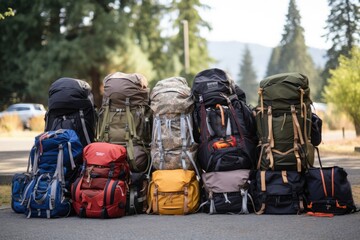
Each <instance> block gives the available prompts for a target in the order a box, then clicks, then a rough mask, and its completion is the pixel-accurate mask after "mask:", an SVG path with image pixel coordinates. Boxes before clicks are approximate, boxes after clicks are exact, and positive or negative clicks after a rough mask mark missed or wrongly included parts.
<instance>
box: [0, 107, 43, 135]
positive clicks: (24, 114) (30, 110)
mask: <svg viewBox="0 0 360 240" xmlns="http://www.w3.org/2000/svg"><path fill="white" fill-rule="evenodd" d="M45 113H46V110H45V107H44V105H42V104H38V103H16V104H13V105H10V106H9V107H8V108H7V109H6V110H5V111H3V112H0V118H1V117H2V116H4V115H6V114H17V115H18V116H19V117H20V119H21V121H22V123H23V126H24V129H29V128H30V122H29V120H30V119H31V118H33V117H37V116H44V117H45Z"/></svg>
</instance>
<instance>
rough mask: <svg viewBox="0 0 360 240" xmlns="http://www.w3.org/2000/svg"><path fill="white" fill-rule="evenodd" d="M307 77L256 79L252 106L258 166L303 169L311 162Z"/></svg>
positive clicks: (294, 74)
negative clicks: (256, 92) (256, 94)
mask: <svg viewBox="0 0 360 240" xmlns="http://www.w3.org/2000/svg"><path fill="white" fill-rule="evenodd" d="M311 103H312V102H311V99H310V89H309V81H308V78H307V77H306V76H305V75H303V74H300V73H283V74H277V75H273V76H270V77H267V78H266V79H264V80H262V81H261V82H260V88H259V102H258V106H257V108H256V122H257V131H258V136H259V140H260V144H259V146H260V148H261V149H260V156H259V160H258V169H261V170H267V169H272V170H288V171H298V172H301V171H303V170H304V169H305V168H306V167H307V166H308V165H312V164H313V162H314V147H313V145H312V143H311V128H312V121H311V118H312V112H311V108H310V104H311Z"/></svg>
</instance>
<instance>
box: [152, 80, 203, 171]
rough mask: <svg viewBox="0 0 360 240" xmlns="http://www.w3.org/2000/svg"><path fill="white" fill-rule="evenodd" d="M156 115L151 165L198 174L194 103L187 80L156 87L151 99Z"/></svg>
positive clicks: (154, 115) (168, 82) (168, 81)
mask: <svg viewBox="0 0 360 240" xmlns="http://www.w3.org/2000/svg"><path fill="white" fill-rule="evenodd" d="M150 100H151V104H150V107H151V109H152V111H153V119H154V123H153V131H152V143H151V161H152V166H153V167H154V168H155V169H180V168H182V169H185V170H187V169H189V170H194V169H196V170H197V166H196V163H195V160H196V151H197V144H196V143H195V141H194V137H193V122H192V112H193V107H194V101H193V99H192V96H191V89H190V88H189V86H188V84H187V81H186V79H185V78H181V77H172V78H168V79H164V80H161V81H159V82H157V83H156V85H155V87H154V88H153V90H152V92H151V95H150Z"/></svg>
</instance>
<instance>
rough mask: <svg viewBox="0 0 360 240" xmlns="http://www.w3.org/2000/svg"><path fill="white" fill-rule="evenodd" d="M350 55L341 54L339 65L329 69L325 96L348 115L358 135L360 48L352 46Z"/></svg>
mask: <svg viewBox="0 0 360 240" xmlns="http://www.w3.org/2000/svg"><path fill="white" fill-rule="evenodd" d="M350 55H351V57H346V56H342V55H341V56H340V57H339V60H338V61H339V67H338V68H336V69H334V70H331V71H330V73H331V78H330V79H329V83H328V86H326V87H325V98H326V100H327V102H331V103H333V104H334V105H335V106H336V107H337V109H339V110H341V111H343V112H345V113H347V114H348V115H349V116H350V118H351V119H352V120H353V122H354V125H355V130H356V135H357V136H360V48H358V47H354V48H353V49H352V51H351V52H350Z"/></svg>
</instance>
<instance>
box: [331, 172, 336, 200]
mask: <svg viewBox="0 0 360 240" xmlns="http://www.w3.org/2000/svg"><path fill="white" fill-rule="evenodd" d="M331 194H332V197H335V171H334V168H331Z"/></svg>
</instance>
